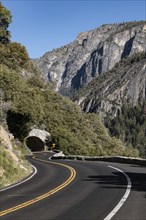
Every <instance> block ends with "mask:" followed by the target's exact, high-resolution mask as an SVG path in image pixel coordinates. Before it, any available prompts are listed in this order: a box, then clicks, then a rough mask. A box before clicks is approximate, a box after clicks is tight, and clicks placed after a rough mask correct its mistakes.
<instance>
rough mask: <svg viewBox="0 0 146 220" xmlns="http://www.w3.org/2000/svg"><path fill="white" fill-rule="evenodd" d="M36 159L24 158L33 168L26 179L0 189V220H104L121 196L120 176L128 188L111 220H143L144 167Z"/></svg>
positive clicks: (145, 216) (123, 186) (45, 156)
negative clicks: (33, 170) (33, 173)
mask: <svg viewBox="0 0 146 220" xmlns="http://www.w3.org/2000/svg"><path fill="white" fill-rule="evenodd" d="M37 158H38V159H39V160H38V159H37V160H36V159H35V158H34V159H33V158H29V160H30V162H31V163H32V164H33V165H34V166H35V167H36V168H37V170H38V172H37V174H36V175H35V176H34V177H33V178H32V179H30V180H28V181H27V182H24V183H23V184H20V185H18V186H16V187H14V188H11V189H8V190H6V191H2V192H0V216H1V217H0V219H1V220H10V219H11V220H12V219H15V220H29V219H31V220H52V219H54V220H76V219H77V220H104V219H107V220H110V219H111V218H110V217H108V216H111V215H109V214H110V213H112V211H113V210H114V209H115V207H116V206H117V205H118V204H119V202H120V201H123V199H125V195H126V191H127V190H128V188H127V183H128V180H127V178H126V177H128V178H129V181H130V183H131V187H130V190H129V192H128V196H127V198H126V199H125V201H124V203H123V204H122V206H121V207H120V209H119V210H118V211H117V212H116V213H114V215H112V219H114V220H118V219H120V220H121V219H122V220H124V219H125V220H145V219H146V211H145V207H146V178H145V177H146V167H142V166H138V165H127V164H118V163H108V162H96V161H94V162H91V161H58V160H57V161H56V162H55V163H54V161H53V163H52V162H51V163H50V162H49V160H48V158H49V155H48V154H47V153H41V154H37ZM45 161H47V162H45ZM58 163H59V164H58ZM61 164H62V165H61ZM122 172H124V173H122ZM22 204H24V205H22ZM19 207H20V208H19ZM8 210H9V211H8Z"/></svg>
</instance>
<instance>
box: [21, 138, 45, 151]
mask: <svg viewBox="0 0 146 220" xmlns="http://www.w3.org/2000/svg"><path fill="white" fill-rule="evenodd" d="M25 142H26V146H27V147H28V148H29V149H30V150H31V151H44V148H45V143H44V142H43V141H42V140H41V139H40V138H38V137H36V136H29V137H27V138H26V139H25Z"/></svg>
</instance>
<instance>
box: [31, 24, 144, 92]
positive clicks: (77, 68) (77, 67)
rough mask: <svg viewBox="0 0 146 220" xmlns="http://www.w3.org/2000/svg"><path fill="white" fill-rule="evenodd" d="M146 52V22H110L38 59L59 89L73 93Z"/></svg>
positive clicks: (48, 77) (47, 77)
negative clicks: (119, 63)
mask: <svg viewBox="0 0 146 220" xmlns="http://www.w3.org/2000/svg"><path fill="white" fill-rule="evenodd" d="M144 51H146V21H140V22H127V23H122V24H108V25H102V26H101V27H99V28H97V29H95V30H91V31H87V32H83V33H80V34H79V35H78V36H77V38H76V39H75V40H74V41H73V42H72V43H70V44H68V45H66V46H64V47H61V48H59V49H55V50H53V51H50V52H47V53H46V54H44V55H43V56H42V57H41V58H39V59H35V60H34V61H35V62H36V64H37V65H38V67H39V68H40V70H41V71H42V74H43V77H44V78H45V79H46V80H48V81H51V82H53V83H54V87H55V90H56V91H59V92H60V93H62V94H63V95H67V96H69V95H70V94H71V93H72V92H73V91H76V90H78V89H80V88H82V87H83V86H85V85H87V84H88V83H89V82H91V80H92V79H94V78H96V77H97V76H99V75H100V74H102V73H104V72H106V71H108V70H110V69H112V68H113V67H114V65H115V64H116V63H118V62H119V61H120V60H121V59H124V58H125V57H128V56H132V55H133V54H135V53H138V52H144Z"/></svg>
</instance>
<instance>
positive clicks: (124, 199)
mask: <svg viewBox="0 0 146 220" xmlns="http://www.w3.org/2000/svg"><path fill="white" fill-rule="evenodd" d="M108 167H110V168H112V169H115V170H117V171H119V172H121V173H122V174H123V175H124V176H125V177H126V179H127V189H126V192H125V194H124V196H123V197H122V199H121V200H120V201H119V203H118V204H117V205H116V207H115V208H114V209H113V210H112V211H111V212H110V213H109V214H108V215H107V216H106V217H105V218H104V220H110V219H112V217H113V216H114V215H115V214H116V213H117V212H118V211H119V209H120V208H121V207H122V205H123V204H124V202H125V201H126V200H127V198H128V196H129V194H130V191H131V187H132V184H131V180H130V178H129V176H128V175H127V174H126V173H124V172H123V171H122V170H120V169H118V168H116V167H112V166H108Z"/></svg>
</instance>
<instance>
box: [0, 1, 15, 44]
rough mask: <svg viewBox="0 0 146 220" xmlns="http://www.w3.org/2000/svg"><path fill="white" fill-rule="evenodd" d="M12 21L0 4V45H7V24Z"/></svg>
mask: <svg viewBox="0 0 146 220" xmlns="http://www.w3.org/2000/svg"><path fill="white" fill-rule="evenodd" d="M11 21H12V16H11V13H10V11H9V10H8V9H6V8H5V7H4V6H3V5H2V4H1V2H0V43H2V44H7V43H9V42H10V37H11V35H10V32H9V31H8V27H9V24H10V23H11Z"/></svg>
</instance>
